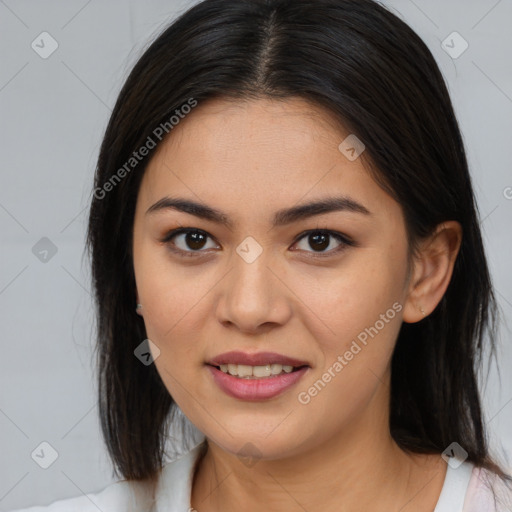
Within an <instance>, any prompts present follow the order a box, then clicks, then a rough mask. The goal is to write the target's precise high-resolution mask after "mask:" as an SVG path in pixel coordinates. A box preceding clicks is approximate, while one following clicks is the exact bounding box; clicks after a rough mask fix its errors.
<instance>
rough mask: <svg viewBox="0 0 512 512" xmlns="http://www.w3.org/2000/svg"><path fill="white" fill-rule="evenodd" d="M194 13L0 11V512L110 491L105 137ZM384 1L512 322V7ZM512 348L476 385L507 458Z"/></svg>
mask: <svg viewBox="0 0 512 512" xmlns="http://www.w3.org/2000/svg"><path fill="white" fill-rule="evenodd" d="M192 3H195V2H190V1H186V0H182V1H181V2H178V1H171V0H167V1H163V0H152V1H147V2H138V3H137V2H135V1H128V0H126V1H120V0H110V1H108V2H100V1H99V0H89V1H86V0H72V1H68V2H62V1H60V2H57V1H35V0H32V1H24V0H20V1H14V0H1V1H0V38H1V47H0V48H1V50H0V51H1V66H0V118H1V125H0V130H1V131H0V140H1V141H2V153H1V156H2V161H1V171H0V172H1V187H0V233H1V252H0V314H1V325H2V340H1V344H2V345H1V346H2V357H1V358H0V379H1V380H0V389H1V392H0V393H1V395H0V432H1V434H2V435H1V436H0V449H1V466H0V510H3V511H5V510H11V509H14V508H20V507H25V506H29V505H34V504H41V505H45V504H49V503H51V502H52V501H54V500H57V499H63V498H68V497H72V496H78V495H80V494H82V493H87V492H98V491H99V490H101V489H103V488H104V487H105V486H106V485H108V484H109V483H110V482H112V481H114V478H113V476H112V471H111V466H110V463H109V460H108V458H107V456H106V452H105V449H104V447H103V444H102V440H101V437H100V430H99V422H98V419H97V412H98V410H97V404H96V395H95V389H96V383H95V380H94V375H95V373H94V368H93V361H94V359H93V357H92V354H93V352H92V348H93V343H94V340H93V332H94V331H93V325H94V324H93V322H94V320H93V316H92V307H91V295H90V285H89V270H88V263H87V259H85V258H83V251H84V235H85V223H86V216H87V211H86V210H87V206H88V201H89V198H90V194H91V189H92V176H93V170H94V166H95V160H96V157H97V153H98V149H99V144H100V141H101V136H102V134H103V131H104V129H105V127H106V123H107V120H108V117H109V115H110V112H111V108H112V106H113V104H114V102H115V99H116V95H117V93H118V92H119V90H120V87H121V85H122V83H123V81H124V79H125V78H126V76H127V73H128V72H129V70H130V68H131V66H132V65H133V64H134V63H135V61H136V59H137V58H138V56H140V54H141V52H142V51H143V49H144V48H146V47H147V45H148V43H149V42H150V41H151V40H152V39H153V38H154V37H155V36H156V35H157V34H158V33H159V32H160V31H161V29H162V28H163V27H164V26H166V25H167V24H168V23H169V21H170V20H171V19H172V18H173V17H174V16H175V15H176V14H177V13H181V12H182V11H184V10H185V9H186V8H188V7H189V6H190V5H192ZM384 3H385V4H386V5H388V6H391V8H392V10H393V11H394V12H395V13H397V14H398V15H399V16H400V17H401V18H402V19H404V20H405V21H406V22H407V23H408V24H409V25H411V27H412V28H413V29H414V30H416V31H417V32H418V33H419V35H420V36H421V37H422V38H423V39H424V41H425V42H426V43H427V45H428V46H429V47H430V49H431V50H432V52H433V54H434V56H435V57H436V60H437V61H438V63H439V65H440V67H441V70H442V72H443V75H444V76H445V78H446V80H447V82H448V86H449V89H450V93H451V95H452V99H453V102H454V105H455V109H456V112H457V116H458V118H459V121H460V124H461V128H462V132H463V134H464V138H465V143H466V146H467V151H468V157H469V161H470V165H471V172H472V175H473V178H474V186H475V190H476V194H477V198H478V203H479V209H480V213H481V218H482V230H483V233H484V240H485V244H486V248H487V252H488V255H489V263H490V267H491V271H492V275H493V279H494V281H495V284H496V289H497V297H498V300H499V303H500V305H501V308H502V312H503V314H504V318H505V319H506V321H508V324H509V325H510V318H511V316H512V271H511V268H510V254H511V253H512V242H511V237H510V232H511V229H510V225H511V218H512V188H511V187H512V175H511V169H512V166H511V163H512V162H511V161H512V156H511V152H510V134H511V133H512V130H511V128H512V72H511V64H510V62H511V61H510V54H511V49H512V36H511V34H512V32H511V31H510V25H511V22H512V2H511V0H501V1H496V0H478V1H476V0H473V1H467V0H457V1H446V0H432V1H431V0H429V1H426V0H416V1H412V0H396V1H395V0H394V1H390V2H384ZM44 31H46V32H48V33H49V34H51V36H52V37H53V38H54V39H55V40H56V41H57V43H58V48H57V50H56V51H55V52H54V53H53V54H52V55H50V56H49V57H48V58H45V59H44V58H42V57H40V55H39V54H38V53H36V51H34V50H33V49H32V47H31V44H32V42H33V41H34V40H35V41H36V43H37V42H38V41H40V38H39V37H38V36H39V35H40V34H41V33H42V32H44ZM454 31H457V32H458V33H460V34H461V36H462V37H463V38H464V40H466V41H467V43H468V44H469V47H468V48H467V50H466V51H465V52H464V53H462V54H461V55H460V56H458V57H457V58H454V57H453V56H450V55H449V54H448V53H447V52H446V51H445V50H444V49H443V48H442V41H444V40H446V38H447V37H448V36H449V35H450V34H451V33H452V32H454ZM452 41H453V42H452ZM39 44H41V43H39ZM445 45H449V46H451V47H453V48H451V49H449V48H447V50H449V51H450V52H452V55H454V53H453V52H458V51H460V50H461V49H462V48H463V47H462V46H461V41H460V40H457V39H456V38H455V39H454V38H453V37H451V38H448V39H447V42H446V43H445ZM49 47H50V46H49V40H46V43H45V48H46V50H47V49H48V48H49ZM44 237H46V238H47V239H49V240H50V241H51V242H48V240H43V241H42V242H41V241H40V240H41V239H42V238H44ZM37 244H38V245H37ZM34 246H35V249H33V248H34ZM55 250H56V253H55V254H53V252H55ZM45 251H48V252H45ZM511 339H512V337H511V332H510V329H509V328H507V327H506V326H505V325H503V326H502V329H501V339H500V344H501V346H502V348H501V355H500V364H501V368H502V369H503V370H505V371H503V372H502V381H501V387H500V385H499V381H498V379H497V373H496V369H495V368H494V366H493V367H492V368H491V372H490V377H489V382H488V385H487V386H486V387H482V389H483V392H484V397H485V410H486V418H487V423H488V426H489V428H490V432H491V435H492V442H493V444H494V446H495V447H496V450H498V451H500V453H504V451H505V450H506V452H508V453H512V433H511V431H512V430H511V429H510V426H511V424H512V422H511V420H512V403H511V402H512V374H511V372H510V371H509V370H508V369H509V368H511V367H512V348H511ZM484 376H485V373H484ZM507 427H508V428H507ZM44 441H46V442H48V443H49V444H50V445H51V446H52V447H53V448H54V449H55V450H56V451H57V452H58V458H57V460H56V461H55V462H54V463H53V464H52V465H51V466H50V467H49V468H48V469H42V468H41V467H40V466H39V465H38V464H36V462H35V461H34V460H33V459H32V458H31V453H32V452H33V451H34V450H35V449H36V448H38V447H39V445H40V443H42V442H44ZM39 451H40V448H39ZM45 453H49V452H48V450H46V452H45ZM504 456H505V455H503V456H502V459H503V457H504ZM509 460H510V459H509ZM509 467H510V464H509Z"/></svg>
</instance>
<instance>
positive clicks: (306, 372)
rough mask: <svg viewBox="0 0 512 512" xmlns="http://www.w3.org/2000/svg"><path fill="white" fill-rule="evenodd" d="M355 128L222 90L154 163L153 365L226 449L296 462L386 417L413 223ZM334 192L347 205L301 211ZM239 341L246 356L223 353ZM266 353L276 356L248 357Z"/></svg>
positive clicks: (144, 269) (143, 253) (147, 246)
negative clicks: (353, 141)
mask: <svg viewBox="0 0 512 512" xmlns="http://www.w3.org/2000/svg"><path fill="white" fill-rule="evenodd" d="M348 135H349V133H344V132H343V131H342V130H341V129H340V128H339V127H337V126H336V125H335V123H334V122H333V120H332V119H331V118H329V114H328V113H326V112H324V111H322V110H321V109H318V108H317V107H314V106H312V105H310V104H308V103H306V102H305V101H303V100H300V99H289V100H287V101H278V102H277V101H270V100H263V99H262V100H253V101H250V102H234V101H227V100H219V99H216V100H210V101H208V102H205V103H203V104H199V105H198V106H197V107H196V108H195V109H194V110H193V111H192V113H190V114H189V115H188V116H187V117H186V118H185V119H183V120H181V121H180V124H179V125H177V126H175V127H174V129H173V131H172V132H171V136H170V137H169V138H168V139H166V140H165V141H164V142H162V144H161V145H160V146H159V148H158V150H157V152H156V153H155V155H154V157H153V158H152V160H151V162H150V164H149V165H148V167H147V169H146V172H145V175H144V177H143V180H142V183H141V187H140V190H139V195H138V199H137V207H136V213H135V221H134V237H133V251H134V260H133V263H134V269H135V278H136V286H137V298H138V302H140V303H141V304H142V310H141V314H142V316H143V319H144V323H145V326H146V330H147V335H148V338H149V339H150V340H151V341H152V343H153V344H154V346H155V347H158V351H159V353H158V352H157V351H154V354H155V356H157V357H156V359H155V364H156V368H157V370H158V372H159V374H160V376H161V378H162V381H163V382H164V384H165V386H166V388H167V389H168V391H169V393H170V394H171V395H172V397H173V399H174V400H175V401H176V402H177V404H178V405H179V407H180V408H181V409H182V411H183V412H184V414H185V415H186V416H187V417H188V418H189V419H190V420H191V421H192V422H193V423H194V424H195V425H196V426H197V428H199V430H201V431H202V432H204V433H205V435H206V436H207V437H208V438H209V439H210V440H211V441H213V442H214V443H215V444H216V445H218V446H220V447H222V448H223V449H224V450H225V451H228V452H231V453H238V452H239V450H240V449H241V448H242V447H243V446H244V445H246V443H251V445H252V446H255V447H256V448H257V450H258V452H259V454H260V456H261V457H263V458H269V459H272V458H279V457H285V456H287V455H291V454H297V453H299V452H306V451H307V450H312V449H314V448H315V446H317V445H319V444H320V443H325V442H328V441H329V440H332V439H334V438H335V437H336V436H342V435H344V434H346V433H347V432H348V431H349V430H350V429H352V430H354V428H355V427H356V426H357V425H360V426H361V425H363V424H364V425H367V424H368V422H365V421H363V420H364V418H366V419H367V418H369V417H370V416H373V417H377V416H378V417H381V418H384V417H385V414H386V413H387V399H388V395H387V392H388V391H389V388H386V386H384V385H383V384H382V383H384V382H386V380H387V379H388V378H389V364H390V358H391V355H392V351H393V348H394V344H395V341H396V338H397V335H398V332H399V329H400V325H401V323H402V314H401V310H402V305H403V303H404V301H405V300H406V297H407V293H406V291H407V290H406V288H407V286H406V285H407V283H406V281H407V254H408V250H407V243H406V231H405V225H404V218H403V214H402V210H401V208H400V205H399V204H398V203H397V202H395V201H394V200H393V199H392V198H391V197H390V196H389V195H388V194H386V193H385V192H384V191H383V190H382V189H381V188H380V187H379V186H378V185H377V184H376V183H375V182H374V180H373V179H372V178H371V177H370V176H369V174H368V173H367V171H366V170H365V168H364V166H363V162H362V157H359V158H356V159H354V157H353V156H352V153H351V152H350V151H349V152H348V153H347V152H342V151H340V149H339V148H338V146H339V145H340V143H341V142H342V141H343V140H344V139H345V138H346V137H347V136H348ZM347 155H349V156H351V158H350V159H349V158H347ZM342 198H345V200H346V201H345V202H343V201H342ZM171 199H172V200H176V199H180V200H182V201H184V202H194V203H199V204H200V205H203V206H207V207H208V208H209V209H211V210H214V211H215V212H216V213H220V214H221V219H218V218H217V219H216V218H214V216H213V215H212V214H211V211H209V214H208V215H206V214H204V215H199V213H198V212H199V210H198V209H195V210H194V209H188V208H185V207H183V205H184V204H185V203H184V202H182V203H181V205H182V207H180V206H179V205H178V206H176V203H171V202H170V201H169V200H171ZM326 199H339V201H338V203H336V204H337V206H336V208H325V207H324V208H321V207H319V208H316V209H311V210H307V209H304V208H302V209H297V208H298V207H301V206H303V205H307V204H310V203H318V202H321V201H325V200H326ZM162 200H163V201H162ZM356 203H357V205H359V206H354V205H356ZM173 204H174V206H173ZM350 205H352V208H350V207H349V206H350ZM324 206H325V205H324ZM331 206H332V205H331ZM152 207H153V208H152ZM185 210H186V211H185ZM287 210H293V212H294V214H292V213H290V212H288V214H284V213H283V212H285V211H287ZM364 210H366V212H365V211H364ZM204 211H206V210H204ZM204 211H203V212H204ZM301 212H302V214H301ZM194 213H196V214H194ZM278 213H279V215H278ZM221 220H224V221H226V222H221ZM176 230H182V231H178V232H177V231H176ZM232 351H237V352H241V353H243V354H245V356H246V359H245V360H244V359H236V358H235V356H233V355H231V356H227V359H222V358H220V356H221V355H222V354H224V353H226V352H232ZM263 352H266V353H273V354H274V355H268V354H267V355H263V357H262V359H259V360H258V359H250V356H253V355H254V354H261V353H263ZM157 354H158V355H157ZM284 357H287V358H291V359H293V360H294V361H291V362H292V363H294V364H286V363H290V361H286V360H284V359H283V358H284ZM221 359H222V360H221ZM230 360H231V361H233V363H232V364H233V365H234V366H231V367H228V372H229V370H230V369H231V371H232V372H235V373H237V372H240V374H241V375H245V376H248V375H247V373H244V372H253V373H256V374H257V375H264V376H262V377H259V378H251V379H248V378H242V377H241V376H233V375H228V374H226V373H224V371H223V369H222V368H221V367H220V365H221V364H222V365H224V364H227V363H229V361H230ZM237 361H239V362H242V363H248V362H249V363H250V362H252V363H254V364H253V365H252V366H256V367H264V368H263V369H262V368H256V369H253V368H251V365H249V367H247V364H245V365H242V366H236V365H235V363H236V362H237ZM279 362H281V363H285V364H284V366H285V368H284V369H283V370H281V368H280V367H279V366H277V365H278V364H279ZM267 363H268V364H271V365H275V366H270V367H268V368H266V365H267ZM215 366H219V369H217V368H215ZM286 366H293V367H294V368H293V371H292V372H290V373H288V372H287V371H289V370H290V368H286ZM299 367H302V368H299ZM225 369H226V368H225V367H224V370H225ZM267 370H268V371H270V372H271V373H272V372H276V373H277V372H279V371H280V370H281V371H282V372H283V373H282V374H281V375H277V376H274V377H272V376H271V377H269V376H268V372H267ZM258 372H262V373H258ZM265 372H267V373H265ZM253 377H254V375H253ZM381 424H382V425H384V424H385V421H382V422H381ZM364 428H368V427H367V426H365V427H364Z"/></svg>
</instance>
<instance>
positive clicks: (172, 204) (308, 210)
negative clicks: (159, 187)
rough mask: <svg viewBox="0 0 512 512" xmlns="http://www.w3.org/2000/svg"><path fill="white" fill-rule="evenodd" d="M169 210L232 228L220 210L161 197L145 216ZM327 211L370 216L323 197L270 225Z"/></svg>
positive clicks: (346, 201)
mask: <svg viewBox="0 0 512 512" xmlns="http://www.w3.org/2000/svg"><path fill="white" fill-rule="evenodd" d="M169 209H170V210H177V211H180V212H184V213H188V214H190V215H194V216H196V217H199V218H201V219H205V220H209V221H211V222H215V223H217V224H222V225H224V226H226V227H227V228H229V229H231V228H232V227H233V222H232V221H231V220H230V219H229V217H228V216H227V215H226V214H225V213H223V212H221V211H220V210H217V209H216V208H212V207H211V206H208V205H205V204H202V203H196V202H195V201H191V200H189V199H184V198H181V197H175V198H172V197H168V196H166V197H163V198H162V199H160V200H159V201H157V202H156V203H155V204H153V205H152V206H150V207H149V208H148V209H147V211H146V215H147V214H152V213H156V212H160V211H165V210H169ZM330 212H354V213H360V214H363V215H368V216H371V215H373V214H372V213H371V212H370V211H369V210H368V209H367V208H366V207H365V206H363V205H362V204H360V203H358V202H357V201H355V200H354V199H351V198H350V197H347V196H339V197H326V198H322V199H319V200H316V201H314V202H310V203H306V204H301V205H298V206H293V207H291V208H285V209H282V210H278V211H277V212H276V213H275V215H274V219H273V221H272V225H273V227H278V226H285V225H288V224H292V223H294V222H298V221H300V220H304V219H307V218H309V217H313V216H315V215H323V214H326V213H330Z"/></svg>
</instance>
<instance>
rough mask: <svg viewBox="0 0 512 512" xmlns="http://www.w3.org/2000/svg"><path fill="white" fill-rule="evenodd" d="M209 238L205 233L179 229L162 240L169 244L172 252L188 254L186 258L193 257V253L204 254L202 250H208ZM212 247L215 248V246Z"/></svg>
mask: <svg viewBox="0 0 512 512" xmlns="http://www.w3.org/2000/svg"><path fill="white" fill-rule="evenodd" d="M209 238H211V237H210V236H209V235H208V234H207V233H205V232H204V231H201V230H199V229H193V228H180V229H176V230H174V231H171V232H170V233H169V234H168V235H167V236H166V237H165V238H164V240H162V241H163V242H164V243H166V244H169V246H170V247H171V249H172V250H173V251H174V252H181V253H189V254H186V256H193V255H194V254H193V253H194V252H205V251H203V250H202V249H205V248H206V249H210V248H212V247H207V246H206V245H207V241H208V239H209ZM213 247H216V246H215V244H214V246H213Z"/></svg>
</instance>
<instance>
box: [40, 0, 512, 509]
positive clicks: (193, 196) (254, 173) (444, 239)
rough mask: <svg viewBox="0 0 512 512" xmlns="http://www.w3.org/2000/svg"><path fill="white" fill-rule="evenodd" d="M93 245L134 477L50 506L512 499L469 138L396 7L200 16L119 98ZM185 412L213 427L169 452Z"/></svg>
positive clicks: (409, 505)
mask: <svg viewBox="0 0 512 512" xmlns="http://www.w3.org/2000/svg"><path fill="white" fill-rule="evenodd" d="M88 241H89V247H90V250H91V254H92V268H93V278H94V286H95V290H96V301H97V314H98V320H99V322H98V324H99V325H98V327H99V333H98V356H99V358H98V363H99V370H100V372H99V378H100V380H99V382H100V412H101V421H102V428H103V433H104V437H105V441H106V445H107V447H108V450H109V453H110V455H111V457H112V459H113V462H114V464H115V467H116V469H117V471H118V474H120V475H121V476H122V477H123V479H124V480H123V481H121V482H118V483H116V484H113V485H111V486H109V487H107V488H106V489H105V490H103V491H102V492H101V493H99V494H97V495H92V496H89V497H81V498H74V499H71V500H62V501H60V502H56V503H54V504H53V505H51V506H49V507H47V508H44V510H48V511H50V512H56V511H60V510H70V509H71V508H72V507H74V510H84V511H85V510H87V511H88V510H97V508H100V509H101V510H103V511H104V512H106V511H114V510H115V511H117V510H119V511H120V510H123V511H125V510H137V511H141V510H151V509H153V510H161V511H163V510H173V511H178V510H179V511H185V510H197V511H199V512H211V511H219V510H222V511H225V512H229V511H231V510H240V509H242V510H244V511H253V510H254V511H255V510H267V511H289V510H290V511H291V510H307V511H309V512H313V511H320V510H322V511H323V512H326V511H340V510H343V511H346V512H352V511H360V510H364V511H366V512H374V511H381V510H382V511H384V510H385V511H403V512H407V511H415V512H430V511H435V512H445V511H462V510H464V512H476V511H478V512H481V511H484V510H485V511H487V510H510V509H509V508H507V507H510V496H511V493H510V489H509V488H508V487H507V485H508V486H510V483H509V482H510V481H511V480H512V479H511V477H510V476H509V475H507V474H506V472H505V471H504V469H502V468H501V467H500V466H499V463H498V462H497V461H496V460H494V459H493V458H492V457H491V455H490V453H489V449H488V446H487V441H486V432H485V429H484V423H483V419H482V411H481V405H480V398H479V393H478V386H477V378H476V374H477V370H478V368H479V364H480V359H479V358H480V354H481V351H482V349H483V348H484V347H485V345H484V343H489V344H490V348H491V349H494V339H495V338H494V336H495V333H496V324H495V320H496V319H495V317H496V305H495V300H494V295H493V290H492V285H491V280H490V276H489V271H488V267H487V263H486V259H485V254H484V249H483V244H482V239H481V234H480V229H479V221H478V216H477V209H476V205H475V199H474V195H473V191H472V186H471V179H470V175H469V171H468V165H467V161H466V156H465V152H464V146H463V142H462V139H461V135H460V132H459V128H458V124H457V121H456V118H455V115H454V112H453V108H452V104H451V101H450V98H449V95H448V92H447V89H446V86H445V84H444V81H443V78H442V76H441V74H440V72H439V69H438V67H437V65H436V63H435V61H434V58H433V57H432V55H431V53H430V51H429V50H428V49H427V47H426V46H425V44H424V43H423V42H422V41H421V40H420V38H419V37H418V36H417V35H416V34H415V33H414V32H413V31H412V30H411V29H410V28H409V27H408V26H407V25H406V24H405V23H403V22H402V21H401V20H400V19H399V18H397V17H396V16H395V15H393V14H391V13H390V12H389V11H387V10H386V9H385V8H384V7H382V6H381V5H379V4H377V3H375V2H373V1H371V0H359V1H352V0H316V1H314V2H312V1H306V0H267V1H265V0H228V1H226V0H206V1H203V2H201V3H199V4H198V5H196V6H195V7H193V8H192V9H190V10H189V11H188V12H186V13H185V14H183V15H182V16H181V17H180V18H179V19H177V20H176V21H175V22H174V23H173V24H172V25H171V26H170V27H169V28H168V29H167V30H165V32H163V33H162V34H161V35H160V36H159V37H158V38H157V40H156V41H155V42H154V43H153V44H152V45H151V46H150V47H149V49H148V50H147V51H146V52H145V53H144V55H143V56H142V57H141V58H140V60H139V61H138V62H137V64H136V66H135V67H134V69H133V71H132V72H131V74H130V76H129V77H128V79H127V81H126V83H125V85H124V87H123V89H122V91H121V93H120V95H119V98H118V101H117V103H116V106H115V108H114V111H113V114H112V117H111V119H110V123H109V125H108V127H107V130H106V133H105V136H104V140H103V144H102V147H101V151H100V155H99V160H98V166H97V171H96V181H95V190H94V197H93V199H92V204H91V210H90V220H89V231H88ZM487 331H489V333H490V336H488V338H486V337H485V334H486V332H487ZM180 411H182V412H183V413H184V415H185V416H186V417H187V418H188V420H190V422H191V423H192V424H193V425H194V426H195V427H196V428H197V429H198V431H199V432H200V433H202V434H204V438H203V439H202V440H201V442H200V443H199V444H196V445H195V446H192V449H191V450H190V451H188V452H186V453H185V455H184V456H183V457H181V458H179V459H178V460H176V461H174V462H170V463H167V464H165V465H164V464H163V462H164V455H165V453H166V452H165V446H166V442H167V441H169V437H170V436H169V428H170V427H171V426H173V427H174V426H175V423H176V422H177V421H178V420H179V416H178V415H177V413H179V412H180ZM173 420H174V421H173ZM184 442H186V440H184ZM189 443H190V441H189ZM192 445H193V443H192ZM162 466H164V467H163V469H162V470H161V468H162ZM34 510H36V509H34ZM37 510H39V509H37Z"/></svg>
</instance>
